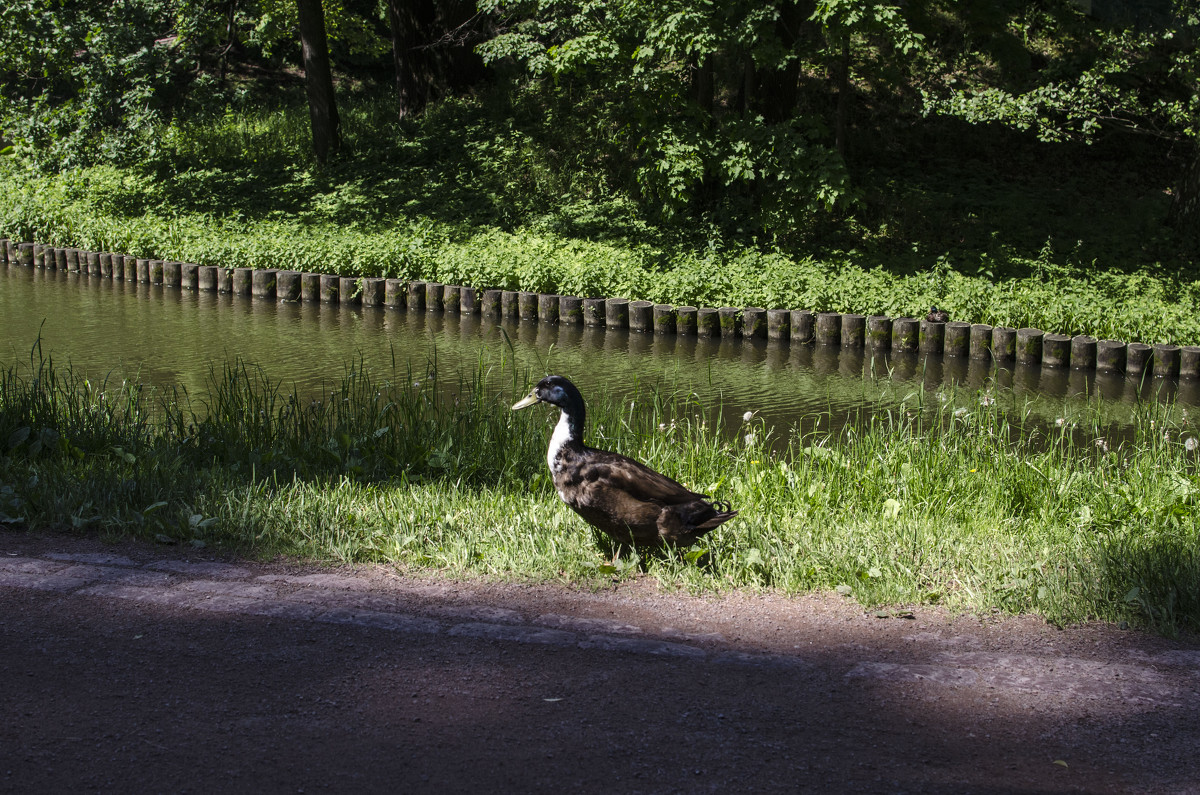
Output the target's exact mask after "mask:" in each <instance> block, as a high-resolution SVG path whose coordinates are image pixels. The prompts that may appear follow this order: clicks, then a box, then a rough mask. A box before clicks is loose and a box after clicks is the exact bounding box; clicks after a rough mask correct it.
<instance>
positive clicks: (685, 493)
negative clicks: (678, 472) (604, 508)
mask: <svg viewBox="0 0 1200 795" xmlns="http://www.w3.org/2000/svg"><path fill="white" fill-rule="evenodd" d="M566 480H567V481H568V482H566V483H563V484H559V485H560V488H561V487H562V486H570V487H573V488H574V489H575V490H578V491H579V492H580V493H581V494H585V495H589V496H595V495H601V494H607V495H613V494H617V493H620V494H621V495H624V496H625V497H627V498H629V499H630V500H634V501H638V502H653V503H657V504H658V505H679V504H682V503H689V502H692V501H694V500H697V499H706V497H705V496H704V495H703V494H697V493H696V492H694V491H692V490H690V489H688V488H686V487H685V486H683V484H681V483H678V482H677V481H675V480H672V479H671V478H669V477H667V476H666V475H664V474H662V473H661V472H655V471H654V470H653V469H651V468H650V467H648V466H646V465H645V464H642V463H640V462H638V461H634V460H633V459H632V458H628V457H626V456H623V455H620V454H619V453H610V452H607V451H605V450H592V449H588V450H587V451H586V452H585V453H584V454H583V455H582V456H581V457H580V466H578V467H573V468H572V473H571V475H570V476H569V477H568V479H566ZM589 501H590V500H589Z"/></svg>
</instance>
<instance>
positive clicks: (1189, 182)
mask: <svg viewBox="0 0 1200 795" xmlns="http://www.w3.org/2000/svg"><path fill="white" fill-rule="evenodd" d="M1167 224H1168V225H1169V226H1171V227H1172V228H1173V229H1174V230H1175V231H1176V232H1178V233H1179V235H1180V237H1182V238H1183V240H1184V241H1185V242H1186V243H1188V244H1190V245H1191V246H1192V247H1193V249H1200V140H1197V141H1196V144H1195V145H1194V146H1193V147H1192V155H1191V157H1190V158H1189V159H1188V162H1187V165H1185V166H1184V168H1183V177H1182V179H1180V180H1179V189H1178V190H1176V191H1175V196H1174V198H1173V199H1172V200H1171V209H1170V211H1169V212H1168V213H1167Z"/></svg>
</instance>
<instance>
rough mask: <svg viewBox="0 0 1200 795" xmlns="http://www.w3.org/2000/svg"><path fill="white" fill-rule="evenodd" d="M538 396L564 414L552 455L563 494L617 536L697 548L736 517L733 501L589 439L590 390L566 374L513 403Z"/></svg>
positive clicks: (519, 405) (639, 542) (579, 510)
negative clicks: (686, 484)
mask: <svg viewBox="0 0 1200 795" xmlns="http://www.w3.org/2000/svg"><path fill="white" fill-rule="evenodd" d="M539 402H541V403H549V404H551V405H554V406H558V407H559V409H560V410H561V412H562V414H561V415H560V416H559V419H558V425H557V426H555V428H554V435H553V436H551V438H550V447H549V450H548V451H547V453H546V463H547V464H549V466H550V474H551V476H552V477H553V479H554V487H555V488H556V489H557V490H558V496H560V497H561V498H562V500H563V502H565V503H566V504H567V505H568V506H569V507H570V508H571V510H573V511H575V512H576V513H577V514H579V515H580V516H582V517H583V518H584V519H585V520H587V522H588V523H589V524H591V525H593V526H594V527H596V528H598V529H599V530H601V531H602V532H604V533H606V534H607V535H609V536H610V537H612V538H613V539H614V540H616V541H617V542H620V543H624V544H629V545H632V546H658V545H661V544H664V543H666V544H670V545H674V546H690V545H691V544H692V543H693V542H695V540H696V539H698V538H699V537H700V536H702V535H704V534H705V533H707V532H708V531H710V530H712V529H713V528H715V527H717V526H719V525H720V524H722V523H723V522H726V521H728V520H729V519H732V518H733V517H734V516H737V511H734V510H730V507H729V505H728V504H727V503H723V502H713V501H711V500H709V499H708V497H707V496H706V495H704V494H697V493H696V492H694V491H691V490H689V489H687V488H685V487H684V486H683V485H681V484H680V483H677V482H675V481H674V480H672V479H671V478H669V477H667V476H666V475H663V474H660V473H658V472H655V471H654V470H653V469H651V468H650V467H648V466H646V465H644V464H641V463H638V462H637V461H634V460H633V459H632V458H628V457H626V456H623V455H620V454H618V453H611V452H608V451H606V450H597V449H595V448H594V447H588V446H587V445H585V444H584V443H583V423H584V419H585V417H586V410H585V409H584V404H583V396H582V395H580V393H579V390H578V389H576V388H575V385H574V384H572V383H571V382H570V381H568V380H567V379H565V378H563V377H562V376H554V375H552V376H549V377H547V378H544V379H542V380H541V381H540V382H538V385H537V386H536V387H534V388H533V391H532V392H530V393H529V395H528V397H526V398H525V399H524V400H522V401H520V402H519V403H517V404H516V405H515V406H513V408H514V409H520V408H525V407H526V406H532V405H533V404H534V403H539Z"/></svg>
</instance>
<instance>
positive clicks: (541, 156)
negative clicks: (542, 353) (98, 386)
mask: <svg viewBox="0 0 1200 795" xmlns="http://www.w3.org/2000/svg"><path fill="white" fill-rule="evenodd" d="M393 110H394V108H393V107H392V106H391V105H390V104H389V103H388V101H386V100H381V99H380V98H379V97H376V96H373V95H364V96H357V95H356V96H352V97H350V98H348V100H347V102H346V103H345V107H344V108H343V111H342V113H343V126H344V129H345V131H346V138H347V140H346V144H345V154H344V155H343V156H342V157H341V158H340V159H338V160H336V161H335V162H333V163H332V164H331V165H329V166H328V167H325V168H318V167H317V166H316V165H315V164H313V163H311V162H309V161H308V160H306V158H305V157H304V156H298V155H297V153H298V152H302V151H305V150H306V144H305V141H306V136H307V134H308V133H307V125H308V121H307V111H306V109H305V106H304V105H303V104H302V103H289V102H284V103H283V104H281V105H280V106H278V107H272V108H270V109H260V110H256V111H250V110H247V111H245V112H243V113H237V114H235V113H232V112H230V113H226V114H224V115H216V116H208V117H203V118H197V119H194V120H189V121H184V122H178V123H174V124H172V125H170V126H167V127H164V128H162V129H159V130H156V131H155V133H154V135H155V147H154V152H155V154H154V155H153V156H148V157H147V158H146V159H145V160H143V161H140V162H137V163H131V164H127V165H123V166H116V165H98V166H93V167H89V168H78V169H71V170H66V171H62V172H60V173H53V174H46V173H40V172H37V171H36V170H33V169H32V167H30V168H26V167H24V166H22V165H21V164H20V163H19V162H16V161H14V160H13V159H12V158H5V159H0V185H2V186H3V187H2V189H0V237H9V238H12V239H20V240H36V241H39V242H45V243H49V244H53V245H59V246H78V247H82V248H87V249H91V250H111V251H118V252H122V253H126V254H133V255H136V256H145V257H156V258H164V259H175V260H180V261H187V262H198V263H201V264H206V265H218V266H226V267H251V268H287V269H293V270H303V271H319V272H325V273H337V274H340V275H352V276H359V275H365V276H388V277H395V278H402V279H427V280H434V281H440V282H444V283H458V284H465V285H468V286H473V287H478V288H504V289H520V290H533V291H540V292H557V293H563V294H574V295H579V296H585V297H597V296H598V297H629V298H643V299H648V300H652V301H656V302H663V303H670V304H675V305H693V306H761V307H765V308H788V309H796V308H801V309H813V310H818V311H838V312H861V313H864V314H884V315H890V316H893V317H898V316H905V315H907V316H917V317H920V316H924V314H925V313H926V312H927V311H928V310H929V307H930V306H931V305H933V304H936V305H937V306H939V307H942V308H945V309H947V310H948V311H949V312H950V314H951V317H952V318H953V319H956V320H964V321H969V322H979V323H988V324H991V325H1007V326H1012V327H1017V328H1019V327H1023V326H1030V327H1035V328H1041V329H1043V330H1045V331H1048V332H1057V333H1066V334H1091V335H1093V336H1095V337H1097V338H1113V339H1122V340H1129V341H1135V340H1136V341H1143V342H1152V343H1153V342H1171V343H1177V344H1194V343H1198V342H1200V281H1198V280H1197V273H1196V270H1195V267H1194V263H1192V262H1190V261H1189V260H1188V259H1187V257H1186V256H1185V255H1184V254H1182V253H1181V251H1180V250H1179V248H1178V247H1177V246H1173V245H1172V243H1171V241H1170V240H1169V239H1168V237H1166V236H1164V233H1163V232H1162V230H1161V229H1160V228H1157V227H1156V226H1155V223H1156V222H1154V221H1153V219H1154V218H1158V217H1161V215H1162V213H1163V212H1164V211H1165V210H1164V207H1165V205H1163V201H1164V200H1165V199H1164V198H1163V197H1164V196H1165V194H1163V193H1162V191H1158V192H1157V193H1156V192H1155V191H1151V190H1148V188H1147V185H1143V184H1140V183H1138V184H1134V183H1133V182H1131V181H1130V180H1132V179H1133V178H1132V177H1129V176H1128V175H1126V174H1124V172H1123V173H1122V182H1121V188H1120V190H1115V189H1113V181H1112V177H1111V169H1112V167H1113V166H1112V163H1113V162H1116V161H1113V160H1111V158H1109V159H1106V156H1105V155H1104V154H1103V152H1101V151H1100V150H1101V149H1102V148H1101V147H1096V148H1095V149H1094V151H1093V150H1088V151H1083V150H1080V151H1075V152H1072V153H1069V154H1070V157H1067V154H1068V153H1064V152H1056V153H1055V155H1054V157H1052V158H1050V160H1049V163H1058V162H1059V161H1060V160H1062V161H1063V162H1067V163H1069V164H1070V166H1069V167H1064V166H1062V165H1061V164H1060V165H1057V166H1055V165H1049V164H1048V163H1047V162H1042V161H1041V160H1037V159H1036V158H1034V159H1029V158H1030V157H1032V156H1031V155H1029V153H1028V152H1025V151H1024V150H1021V149H1020V148H1019V146H1018V145H1017V144H1014V143H1013V142H1012V141H1011V140H1009V139H997V140H995V141H993V140H991V139H988V137H987V136H983V138H984V139H987V140H977V139H972V140H974V141H975V143H974V144H973V146H974V148H973V149H971V150H970V151H969V152H966V153H964V154H961V155H957V154H956V153H955V150H954V148H953V147H950V146H949V145H948V144H946V145H944V146H945V148H944V149H937V148H936V147H937V144H936V143H935V142H936V140H938V139H936V138H931V139H930V140H929V141H922V142H921V145H922V151H924V152H925V153H926V159H925V160H924V161H922V163H921V164H900V165H897V164H895V163H893V162H890V161H889V160H888V158H887V157H885V156H884V155H883V154H880V155H878V156H877V157H876V158H875V160H877V161H878V162H875V160H872V159H870V158H867V159H865V160H864V165H863V172H864V173H862V174H861V175H859V179H860V181H861V182H862V183H863V185H864V186H866V187H865V188H864V199H863V202H862V203H861V205H859V207H858V209H857V210H856V211H855V213H854V214H851V215H848V216H846V217H843V218H840V219H834V220H831V221H830V222H829V223H828V224H826V225H825V226H823V227H821V228H816V227H814V228H812V229H806V230H796V231H795V233H794V234H792V235H790V236H776V237H772V238H767V237H762V236H760V235H759V233H758V232H756V230H754V229H749V228H741V227H739V226H738V225H737V223H736V219H734V218H722V219H717V218H710V217H706V216H702V215H701V216H697V217H690V218H687V219H686V220H676V221H673V222H667V221H665V220H663V219H658V218H655V217H653V216H651V215H647V214H646V213H645V212H644V211H642V210H639V209H638V202H637V197H635V196H631V195H627V194H625V193H622V192H620V191H618V190H615V189H613V188H611V187H610V186H608V185H607V184H606V183H605V182H604V181H603V179H601V178H600V177H598V176H596V175H595V174H594V173H593V170H590V169H589V168H588V164H587V162H586V158H584V157H583V156H582V155H580V154H578V153H576V154H575V155H572V151H574V150H573V147H572V140H571V139H570V138H569V137H561V136H563V135H565V133H559V135H560V138H561V139H560V138H555V137H553V136H550V137H547V135H548V134H547V132H546V127H545V125H544V124H542V122H540V121H538V120H537V119H529V118H525V116H526V115H529V113H531V111H530V112H527V110H523V109H522V108H521V107H520V105H519V104H518V106H517V107H516V108H513V107H511V106H510V105H508V104H507V103H499V102H497V101H489V100H488V99H487V98H486V97H484V98H482V99H462V100H457V99H456V100H447V101H446V102H443V103H439V104H438V105H437V106H436V107H433V108H431V109H430V111H429V112H428V113H427V114H426V115H425V116H424V117H422V118H421V119H420V120H418V121H412V122H406V123H404V124H401V123H399V122H397V121H395V114H394V113H393ZM542 121H544V120H542ZM931 142H933V143H931ZM989 153H991V154H989ZM989 157H990V159H988V158H989ZM1014 162H1017V163H1019V164H1020V167H1019V169H1015V170H1014V168H1013V167H1012V164H1013V163H1014ZM1155 178H1157V177H1155ZM1148 179H1149V178H1148ZM1146 196H1149V198H1146ZM1156 197H1157V198H1156ZM1159 226H1161V225H1159Z"/></svg>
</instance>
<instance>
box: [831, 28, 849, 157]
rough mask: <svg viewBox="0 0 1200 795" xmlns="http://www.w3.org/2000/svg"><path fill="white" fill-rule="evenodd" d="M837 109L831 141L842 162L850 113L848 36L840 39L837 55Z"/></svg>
mask: <svg viewBox="0 0 1200 795" xmlns="http://www.w3.org/2000/svg"><path fill="white" fill-rule="evenodd" d="M837 82H838V95H837V109H836V110H835V111H834V114H835V115H834V119H833V142H834V146H836V147H837V153H838V155H840V156H841V158H842V160H843V162H844V161H845V160H846V124H847V118H848V117H849V115H850V37H849V35H847V36H846V38H845V39H843V40H842V52H841V55H840V56H839V57H838V75H837Z"/></svg>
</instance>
